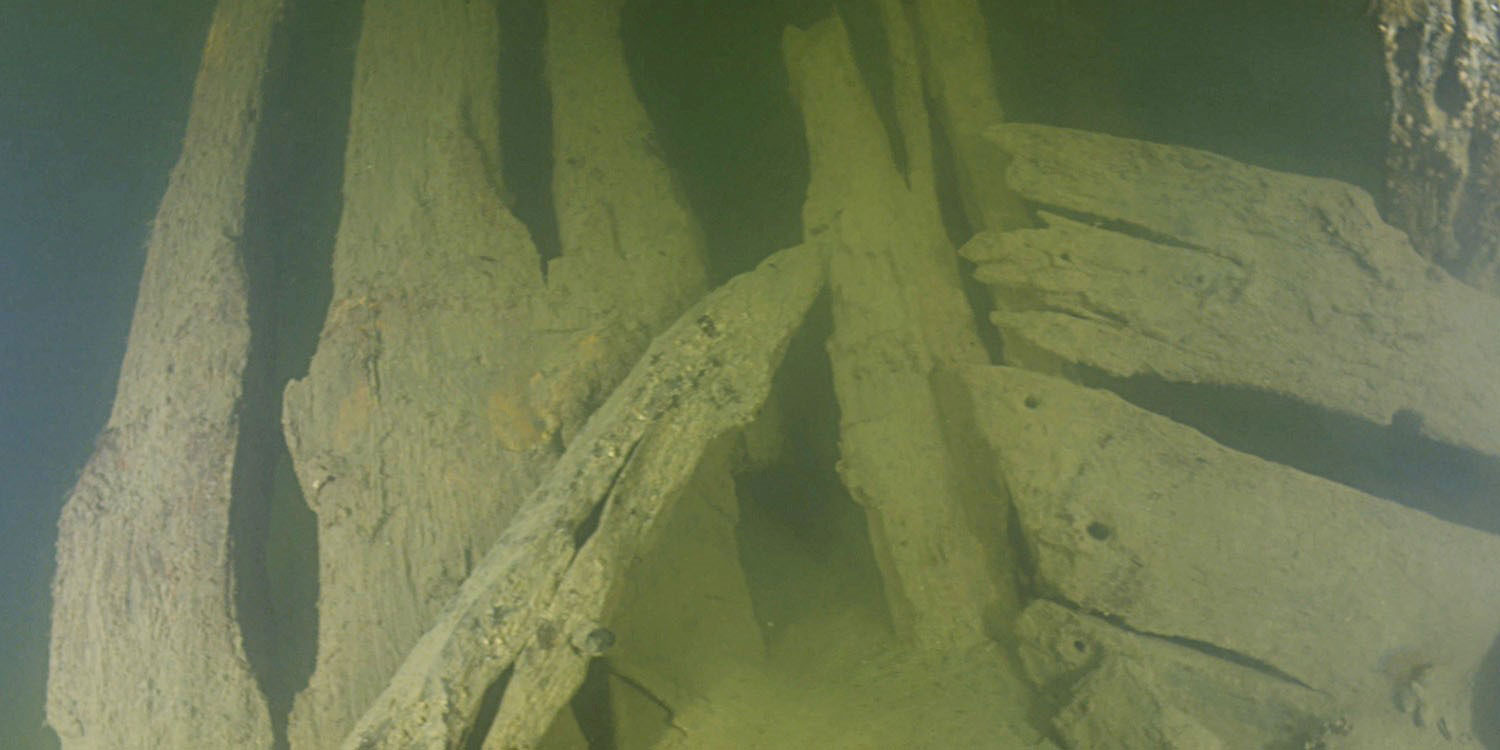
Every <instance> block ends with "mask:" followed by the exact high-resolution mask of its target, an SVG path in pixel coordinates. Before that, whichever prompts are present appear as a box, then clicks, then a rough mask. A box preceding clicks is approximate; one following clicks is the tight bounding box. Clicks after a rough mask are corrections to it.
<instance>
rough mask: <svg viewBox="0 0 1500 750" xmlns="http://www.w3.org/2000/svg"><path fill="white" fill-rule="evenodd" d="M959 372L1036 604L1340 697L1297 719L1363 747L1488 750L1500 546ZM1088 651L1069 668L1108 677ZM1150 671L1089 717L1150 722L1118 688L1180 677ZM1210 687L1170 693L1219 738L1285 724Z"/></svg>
mask: <svg viewBox="0 0 1500 750" xmlns="http://www.w3.org/2000/svg"><path fill="white" fill-rule="evenodd" d="M966 377H967V380H968V382H969V383H970V387H971V389H972V393H973V398H974V408H975V412H976V418H977V419H978V420H979V422H980V424H981V425H983V426H984V427H985V430H986V439H987V441H988V443H989V445H990V447H991V449H992V450H993V456H994V460H995V464H994V465H995V467H996V470H997V472H998V473H999V475H1000V476H1001V477H1002V478H1003V482H1004V484H1005V486H1006V487H1007V488H1008V490H1009V495H1010V500H1011V502H1012V503H1013V504H1014V507H1015V509H1016V512H1017V516H1018V518H1019V521H1020V527H1021V535H1022V537H1023V538H1024V540H1025V544H1026V548H1027V551H1028V559H1030V560H1031V561H1032V564H1033V565H1034V570H1033V574H1034V576H1035V585H1036V589H1037V591H1038V593H1039V594H1040V595H1041V597H1042V598H1044V599H1049V600H1052V601H1054V602H1057V603H1060V604H1063V605H1065V606H1067V607H1068V608H1070V609H1072V610H1074V611H1076V612H1078V613H1080V614H1082V615H1087V616H1089V617H1090V618H1097V621H1098V622H1100V623H1108V624H1109V625H1111V626H1113V627H1115V628H1118V629H1120V630H1121V631H1123V632H1124V633H1128V634H1130V635H1131V636H1133V637H1137V638H1146V639H1152V640H1158V641H1167V642H1171V643H1175V644H1177V645H1179V646H1182V647H1185V648H1188V649H1190V650H1195V651H1198V652H1200V653H1203V654H1207V655H1210V656H1214V657H1216V658H1218V659H1220V660H1222V661H1223V662H1224V664H1225V666H1226V668H1227V667H1229V666H1233V668H1234V669H1235V670H1247V671H1248V672H1253V673H1256V674H1258V675H1259V676H1261V677H1271V678H1274V679H1275V680H1276V681H1279V682H1280V683H1282V684H1284V685H1287V686H1295V687H1300V688H1304V689H1306V690H1307V691H1309V692H1311V691H1316V692H1317V693H1319V694H1321V696H1326V698H1327V700H1324V699H1323V698H1316V699H1315V698H1313V697H1312V696H1310V695H1309V696H1304V699H1305V700H1303V701H1301V705H1302V706H1304V710H1309V711H1312V712H1313V713H1316V710H1323V709H1327V710H1335V709H1336V710H1337V711H1338V712H1339V714H1338V715H1339V716H1342V717H1345V718H1347V720H1348V721H1349V723H1351V724H1352V725H1353V726H1354V727H1355V729H1354V731H1356V732H1358V736H1359V737H1362V738H1366V740H1365V741H1370V738H1375V739H1379V740H1380V741H1381V742H1385V743H1388V744H1379V745H1364V744H1360V745H1358V746H1361V747H1363V746H1381V747H1386V746H1389V747H1396V746H1399V747H1413V748H1417V747H1437V746H1445V747H1446V746H1448V745H1443V743H1444V742H1447V741H1449V740H1450V738H1451V741H1452V742H1454V743H1456V745H1455V746H1460V747H1477V744H1475V742H1474V739H1473V736H1472V734H1470V731H1471V730H1470V723H1471V721H1473V720H1474V718H1475V717H1476V716H1478V715H1479V713H1476V712H1478V711H1482V710H1483V707H1482V706H1476V704H1475V703H1474V695H1473V690H1474V686H1475V684H1476V678H1477V677H1478V676H1479V674H1480V670H1481V669H1482V668H1483V667H1484V666H1485V664H1486V660H1487V658H1488V657H1487V654H1488V653H1489V652H1490V650H1491V649H1492V647H1493V644H1494V643H1495V642H1496V637H1497V635H1500V589H1497V588H1496V587H1495V586H1494V585H1493V582H1492V581H1491V580H1490V579H1489V578H1488V577H1487V576H1485V575H1481V574H1476V572H1475V571H1479V570H1490V569H1493V568H1494V567H1495V566H1496V565H1500V538H1497V537H1495V536H1494V535H1491V534H1486V533H1483V532H1480V531H1475V530H1473V529H1469V528H1466V527H1463V526H1458V525H1455V524H1450V523H1446V522H1443V521H1440V520H1437V519H1435V518H1433V517H1431V516H1429V515H1427V514H1425V513H1422V512H1420V511H1416V510H1412V509H1409V508H1406V507H1404V506H1401V505H1398V504H1395V503H1393V502H1390V501H1386V500H1382V499H1379V498H1375V497H1371V496H1369V495H1365V494H1363V493H1361V492H1358V491H1356V490H1353V489H1350V488H1348V487H1345V486H1343V485H1340V484H1336V483H1333V482H1330V481H1327V480H1324V479H1321V478H1318V477H1314V476H1311V475H1308V474H1303V473H1301V472H1298V471H1296V470H1293V469H1290V468H1287V467H1284V466H1281V465H1279V464H1275V463H1271V462H1267V461H1264V460H1261V459H1258V458H1255V457H1253V456H1249V455H1246V454H1242V453H1237V452H1235V451H1232V450H1230V449H1228V448H1225V447H1224V446H1222V445H1220V444H1218V443H1216V442H1214V441H1212V440H1210V439H1208V438H1207V437H1204V436H1203V435H1202V434H1200V433H1198V432H1196V431H1194V430H1192V429H1190V428H1188V427H1185V426H1182V425H1180V424H1177V423H1175V422H1173V421H1171V420H1169V419H1167V418H1165V417H1162V416H1158V415H1155V414H1152V413H1150V412H1147V411H1145V410H1142V409H1140V408H1137V407H1135V406H1133V405H1131V404H1129V403H1127V402H1125V401H1124V400H1123V399H1120V398H1119V397H1117V396H1114V395H1113V394H1110V393H1108V392H1105V391H1100V390H1094V389H1086V388H1081V387H1079V386H1076V385H1073V384H1071V383H1069V382H1067V381H1065V380H1063V379H1061V378H1054V377H1050V376H1045V375H1039V374H1036V373H1030V372H1026V371H1024V370H1019V369H1015V368H1001V367H996V368H975V369H973V370H971V371H969V372H968V373H967V375H966ZM1032 633H1033V637H1034V636H1035V632H1034V631H1032ZM1089 642H1090V639H1083V640H1081V641H1080V643H1081V644H1083V645H1081V646H1079V647H1077V648H1076V649H1075V650H1076V651H1078V652H1079V653H1078V654H1077V655H1076V656H1075V657H1072V658H1073V659H1074V660H1075V661H1076V662H1078V663H1076V664H1075V665H1074V667H1075V669H1076V668H1084V667H1087V668H1094V667H1097V666H1098V660H1097V658H1092V657H1091V658H1089V659H1086V660H1085V659H1084V656H1085V653H1084V652H1087V651H1088V649H1087V644H1088V643H1089ZM1034 647H1035V648H1037V649H1040V651H1039V652H1038V653H1041V654H1045V653H1047V651H1048V648H1049V647H1048V646H1047V645H1046V642H1045V641H1044V642H1039V643H1035V644H1034ZM1065 650H1066V648H1064V651H1065ZM1051 653H1053V656H1051V657H1046V658H1044V659H1043V661H1044V662H1048V661H1050V662H1051V663H1052V666H1044V667H1042V668H1041V669H1040V671H1041V672H1043V673H1051V674H1052V676H1053V677H1057V676H1059V675H1058V674H1057V672H1058V670H1059V668H1061V670H1062V671H1067V668H1066V666H1065V664H1064V663H1062V662H1058V661H1057V659H1058V658H1061V657H1059V656H1058V655H1057V654H1056V647H1055V646H1054V647H1051ZM1154 661H1155V660H1154V659H1145V660H1144V661H1142V660H1139V659H1137V660H1136V666H1132V667H1128V668H1127V667H1121V669H1124V670H1125V671H1124V672H1121V673H1119V674H1115V675H1113V676H1112V677H1109V680H1111V683H1110V684H1112V685H1113V686H1114V687H1104V688H1101V690H1100V691H1099V692H1097V693H1096V694H1094V697H1093V698H1091V699H1090V700H1089V702H1091V703H1092V704H1093V705H1092V707H1091V708H1090V711H1091V712H1092V713H1093V715H1094V716H1093V719H1092V720H1093V721H1096V722H1097V721H1107V720H1108V719H1107V717H1108V715H1109V712H1110V711H1111V709H1110V708H1107V707H1106V706H1104V705H1103V704H1104V703H1106V702H1113V703H1114V704H1115V706H1114V707H1115V708H1117V709H1119V710H1120V711H1123V712H1124V713H1121V714H1119V715H1118V716H1117V717H1116V720H1121V719H1126V720H1129V719H1130V718H1131V717H1134V719H1135V720H1138V719H1139V718H1140V713H1139V711H1135V710H1134V709H1135V708H1139V706H1138V705H1137V703H1135V702H1134V701H1136V700H1137V698H1138V696H1139V694H1140V692H1141V691H1140V690H1136V689H1116V688H1128V687H1129V686H1130V685H1134V684H1137V683H1140V684H1145V683H1143V682H1142V680H1145V681H1146V682H1156V681H1161V680H1162V678H1163V677H1165V676H1167V675H1170V674H1171V673H1172V670H1173V669H1176V668H1175V667H1174V668H1172V669H1163V670H1162V671H1158V667H1159V665H1156V664H1155V663H1154ZM1034 671H1036V670H1034ZM1085 671H1086V670H1085ZM1230 671H1233V670H1230ZM1132 675H1134V676H1132ZM1075 677H1076V675H1075ZM1127 678H1128V679H1127ZM1122 680H1123V681H1122ZM1215 684H1216V685H1217V687H1215V688H1214V690H1217V691H1219V692H1220V693H1221V694H1222V696H1223V702H1222V705H1218V706H1217V707H1213V708H1212V710H1207V709H1205V708H1203V707H1201V706H1195V705H1193V704H1192V703H1191V702H1184V701H1183V699H1182V696H1178V697H1177V698H1164V700H1167V701H1168V703H1171V702H1172V701H1177V703H1176V704H1175V707H1174V709H1173V710H1176V711H1179V712H1187V713H1189V714H1196V715H1198V716H1199V718H1198V719H1195V721H1202V722H1207V724H1206V726H1212V727H1213V728H1214V733H1215V734H1217V736H1218V739H1219V740H1221V741H1222V742H1223V746H1224V747H1251V746H1252V745H1247V744H1245V743H1244V742H1242V741H1241V740H1240V739H1239V738H1242V737H1252V738H1253V737H1255V736H1257V735H1263V734H1265V733H1266V732H1268V731H1272V730H1275V729H1276V727H1275V726H1264V725H1262V726H1256V727H1254V728H1253V729H1254V731H1250V728H1248V727H1247V728H1243V731H1242V730H1236V729H1235V728H1234V727H1233V726H1232V722H1230V723H1229V724H1226V723H1225V722H1227V721H1229V718H1227V717H1232V714H1233V712H1232V711H1231V709H1232V707H1233V703H1234V701H1243V700H1247V699H1248V698H1249V696H1251V695H1254V694H1255V691H1251V690H1249V689H1248V688H1247V689H1241V688H1240V687H1238V686H1236V682H1235V680H1234V679H1232V678H1230V677H1227V676H1220V677H1218V678H1215ZM1257 690H1259V689H1257ZM1174 692H1176V691H1174V690H1166V691H1165V692H1163V693H1162V695H1163V696H1169V695H1170V694H1171V693H1174ZM1289 696H1290V697H1291V698H1293V699H1295V698H1296V696H1295V695H1293V694H1292V693H1285V692H1283V694H1282V698H1279V699H1277V700H1279V701H1285V700H1287V698H1288V697H1289ZM1393 697H1394V700H1396V701H1397V703H1395V704H1393ZM1296 706H1297V703H1295V702H1294V703H1288V704H1286V706H1285V709H1286V710H1290V709H1291V708H1294V707H1296ZM1132 707H1134V708H1132ZM1315 709H1316V710H1315ZM1170 714H1171V712H1170V711H1169V712H1167V713H1166V714H1164V716H1167V717H1168V718H1170ZM1255 716H1259V717H1260V718H1255ZM1267 718H1270V719H1274V718H1275V716H1274V714H1255V715H1248V714H1247V715H1245V716H1242V717H1241V720H1242V721H1247V722H1248V721H1261V720H1264V719H1267ZM1164 720H1165V719H1164ZM1122 726H1123V725H1122ZM1080 731H1082V730H1080ZM1283 739H1284V738H1283ZM1190 744H1191V746H1196V747H1208V746H1210V745H1205V744H1194V743H1190ZM1131 746H1135V745H1131ZM1253 746H1254V747H1261V746H1262V745H1253Z"/></svg>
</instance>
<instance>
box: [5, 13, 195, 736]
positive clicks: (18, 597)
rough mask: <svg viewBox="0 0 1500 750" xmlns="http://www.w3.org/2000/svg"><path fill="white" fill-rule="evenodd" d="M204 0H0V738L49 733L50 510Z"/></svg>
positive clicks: (102, 370)
mask: <svg viewBox="0 0 1500 750" xmlns="http://www.w3.org/2000/svg"><path fill="white" fill-rule="evenodd" d="M212 11H213V4H212V3H209V2H174V1H172V0H152V1H142V0H130V1H129V2H103V1H101V0H5V2H3V3H0V747H5V748H16V749H17V750H31V749H32V748H49V747H56V746H57V740H56V738H55V737H54V736H53V735H52V732H51V731H50V730H47V729H44V728H43V724H42V696H43V691H44V687H45V681H46V670H47V640H48V623H49V609H50V606H51V602H50V597H49V593H48V589H49V585H50V580H51V576H52V570H53V544H54V542H55V541H56V537H57V531H56V524H57V515H58V512H59V510H60V509H61V507H62V502H63V499H64V497H65V496H66V494H67V492H68V491H69V490H70V489H71V487H72V483H73V481H74V479H75V477H76V476H77V472H78V471H79V469H81V468H82V466H83V464H84V461H85V460H87V458H88V456H89V453H90V451H92V449H93V440H94V435H96V434H97V433H98V432H99V430H100V429H101V428H102V427H103V425H104V421H105V419H106V418H107V417H108V414H109V408H110V402H111V399H112V398H113V396H114V389H115V378H116V377H117V376H118V373H119V367H120V358H121V357H122V355H123V354H124V350H125V337H126V334H127V333H128V330H129V326H130V316H131V309H132V307H133V306H134V304H135V294H136V284H137V283H138V282H139V280H140V273H141V268H142V264H143V263H144V262H145V250H144V245H145V240H146V236H147V233H148V231H149V220H150V218H151V216H152V215H153V214H154V213H155V211H156V206H157V203H158V202H159V201H160V200H161V196H162V192H163V191H164V190H165V189H166V184H167V174H168V171H169V170H170V169H171V167H172V164H173V163H174V162H175V161H176V158H177V152H178V145H179V143H180V141H181V137H182V130H183V126H184V124H185V122H186V118H187V108H188V100H189V97H190V95H191V93H192V82H193V76H194V74H195V73H196V71H197V65H198V58H199V49H200V47H201V44H202V38H203V33H204V30H205V29H206V28H207V26H208V20H209V15H210V14H211V13H212Z"/></svg>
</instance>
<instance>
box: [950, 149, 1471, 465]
mask: <svg viewBox="0 0 1500 750" xmlns="http://www.w3.org/2000/svg"><path fill="white" fill-rule="evenodd" d="M989 136H990V139H991V141H992V142H993V144H994V147H995V148H997V149H999V150H1001V151H1003V152H1004V153H1006V154H1008V155H1009V156H1010V157H1011V158H1012V161H1011V166H1010V168H1009V170H1008V171H1007V172H1006V179H1007V182H1008V183H1009V184H1010V186H1011V187H1012V188H1013V189H1015V190H1016V191H1017V192H1018V193H1020V194H1021V195H1022V196H1024V197H1025V198H1026V199H1028V200H1030V201H1032V202H1034V203H1035V204H1036V205H1037V206H1038V207H1039V208H1040V209H1041V211H1042V213H1041V219H1042V222H1043V224H1044V225H1045V226H1044V227H1042V228H1039V229H1025V230H1018V231H1014V232H985V233H982V234H980V235H978V236H976V237H975V238H974V239H973V240H971V241H970V242H969V243H968V244H967V245H966V246H965V247H964V254H965V255H966V256H967V257H969V258H970V259H972V260H973V261H974V262H975V263H976V264H978V266H979V268H978V270H977V271H976V276H977V277H978V278H979V279H980V280H981V281H983V282H985V283H986V284H988V285H990V287H991V288H992V289H993V291H994V293H995V300H996V307H997V309H996V311H995V312H994V314H993V316H992V317H993V320H994V321H995V323H996V325H998V326H999V327H1000V329H1001V332H1002V334H1003V335H1004V337H1005V343H1006V355H1007V357H1008V358H1011V359H1012V360H1013V361H1015V362H1017V363H1019V364H1025V365H1028V366H1032V367H1035V368H1040V369H1055V368H1056V367H1057V366H1059V364H1060V363H1079V364H1083V365H1087V366H1090V367H1093V368H1097V369H1099V370H1102V371H1104V372H1106V373H1108V374H1110V375H1114V376H1120V377H1128V376H1134V375H1150V376H1156V377H1160V378H1164V379H1166V380H1169V381H1180V382H1191V383H1206V384H1214V385H1227V386H1239V387H1245V388H1251V389H1257V390H1263V391H1267V392H1270V393H1274V394H1279V395H1284V396H1288V397H1291V398H1294V399H1298V400H1301V401H1304V402H1308V403H1312V404H1316V405H1318V406H1321V407H1325V408H1327V409H1331V410H1334V411H1336V412H1341V413H1344V414H1349V415H1353V416H1356V417H1359V418H1362V419H1365V420H1369V421H1370V422H1372V423H1375V424H1390V423H1391V422H1392V420H1393V417H1394V415H1395V414H1396V413H1397V412H1403V411H1404V412H1407V413H1408V414H1409V415H1410V417H1411V420H1410V421H1411V422H1413V423H1415V424H1417V425H1420V430H1421V432H1422V433H1423V434H1424V435H1426V436H1427V437H1431V438H1434V439H1437V440H1440V441H1443V442H1446V443H1450V444H1453V445H1459V446H1463V447H1466V448H1470V449H1474V450H1477V451H1480V452H1483V453H1486V454H1488V455H1491V456H1500V427H1497V425H1500V380H1497V379H1496V378H1495V377H1494V373H1495V372H1497V371H1500V338H1497V337H1495V336H1493V335H1490V333H1489V331H1488V329H1487V327H1486V323H1485V322H1486V321H1492V320H1497V319H1500V302H1497V301H1496V300H1495V299H1494V298H1493V297H1490V296H1489V295H1486V294H1483V293H1481V292H1478V291H1476V290H1474V289H1472V288H1471V287H1469V286H1467V285H1465V284H1462V283H1460V282H1458V281H1456V280H1454V279H1453V278H1452V277H1450V276H1449V275H1448V274H1446V273H1444V272H1443V271H1442V270H1441V269H1439V268H1438V267H1436V266H1435V265H1432V264H1431V263H1429V262H1428V261H1426V260H1425V259H1423V258H1421V257H1420V256H1418V255H1417V254H1416V253H1414V252H1413V251H1412V249H1411V247H1410V245H1409V244H1407V242H1406V240H1405V238H1404V237H1403V236H1402V235H1401V233H1400V232H1398V231H1397V230H1395V229H1394V228H1392V227H1390V226H1388V225H1386V224H1384V223H1382V222H1381V221H1380V218H1379V216H1378V215H1377V214H1376V213H1375V209H1374V204H1373V202H1372V201H1371V199H1370V197H1369V196H1368V195H1366V194H1365V193H1363V192H1362V191H1360V190H1358V189H1357V188H1354V187H1351V186H1349V185H1345V184H1343V183H1338V182H1334V181H1331V180H1323V179H1315V178H1309V177H1301V176H1297V175H1289V174H1284V173H1278V172H1273V171H1270V170H1265V169H1260V168H1257V167H1251V166H1247V165H1244V164H1240V163H1238V162H1235V161H1232V160H1230V159H1227V158H1225V157H1221V156H1217V155H1214V154H1209V153H1206V152H1202V151H1196V150H1193V149H1187V148H1180V147H1174V146H1163V145H1157V144H1150V143H1144V142H1140V141H1130V140H1125V139H1120V138H1114V137H1110V136H1105V135H1099V134H1094V133H1085V132H1080V131H1070V130H1063V129H1058V128H1048V127H1043V126H1034V125H1002V126H998V127H996V128H993V129H991V130H990V131H989Z"/></svg>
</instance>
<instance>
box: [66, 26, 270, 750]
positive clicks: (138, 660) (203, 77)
mask: <svg viewBox="0 0 1500 750" xmlns="http://www.w3.org/2000/svg"><path fill="white" fill-rule="evenodd" d="M282 5H283V3H282V2H280V0H225V2H222V3H220V4H219V7H218V9H217V10H216V11H215V12H214V16H213V21H212V23H211V24H210V25H209V28H208V36H207V40H206V41H205V43H204V49H203V61H202V64H201V66H200V68H199V70H198V76H197V80H196V82H195V84H194V89H193V100H192V110H191V113H190V116H189V118H188V124H187V133H186V135H185V137H184V141H183V147H182V155H181V157H180V158H179V159H178V162H177V165H176V167H175V168H174V169H173V170H172V176H171V181H170V182H169V184H168V186H167V192H166V194H165V195H164V196H163V198H162V202H161V206H160V208H159V209H158V211H157V215H156V220H155V222H154V223H153V225H152V232H151V239H150V242H149V245H148V247H147V255H146V268H145V272H144V273H143V275H142V278H141V286H140V292H139V296H138V298H137V302H136V308H135V317H134V318H133V319H132V321H131V328H130V338H129V341H128V343H127V345H126V351H125V360H124V363H123V365H122V366H121V370H120V380H119V390H118V393H117V395H116V398H115V403H114V408H113V410H112V411H111V413H110V417H109V423H108V425H107V426H106V427H105V429H104V432H103V434H102V435H101V436H100V437H99V439H98V444H97V448H96V450H95V452H94V454H93V456H92V457H91V458H90V459H89V461H88V464H87V465H86V466H85V467H84V470H83V473H82V475H81V476H80V477H79V480H78V483H77V485H76V486H75V487H74V489H73V492H72V494H71V495H70V496H69V498H68V501H67V504H66V505H65V506H64V508H63V512H62V518H61V520H60V521H59V523H58V541H57V577H56V580H55V582H54V584H53V589H52V598H53V614H52V644H51V660H52V661H51V675H50V678H49V680H48V686H47V721H48V723H49V724H51V725H52V727H53V728H54V729H56V730H57V734H58V736H59V737H60V738H61V739H62V746H63V747H64V748H68V749H69V750H74V749H82V748H99V749H100V750H103V749H104V748H108V749H109V750H117V749H118V750H128V749H130V748H139V749H140V750H156V748H180V747H235V748H269V747H271V745H272V731H271V720H270V718H269V713H268V710H267V706H266V701H265V698H264V697H263V696H262V694H261V691H260V688H259V686H258V685H257V684H256V680H255V677H254V675H253V674H252V673H251V670H250V666H249V663H248V661H247V657H246V653H245V648H244V645H243V644H244V637H243V633H242V631H241V628H240V624H239V622H238V621H237V618H236V607H237V602H236V598H235V586H236V583H235V580H234V578H235V576H234V572H233V571H232V570H231V566H232V560H233V559H234V556H233V554H232V544H231V539H230V530H229V529H230V525H231V521H230V516H231V511H230V505H231V495H232V475H233V471H234V460H235V455H236V450H237V448H238V446H239V442H240V439H241V435H240V409H241V408H242V407H243V397H244V395H245V390H246V380H247V378H248V377H249V376H250V375H249V370H250V363H249V349H250V316H249V311H248V303H249V299H248V291H247V286H248V281H247V279H246V273H245V265H246V263H245V259H244V257H243V256H242V248H241V238H242V237H243V235H244V231H245V205H246V195H247V182H248V179H249V172H250V164H251V155H252V152H253V151H254V146H255V141H256V138H257V134H258V132H259V129H258V127H257V126H258V125H259V123H260V110H261V105H262V101H263V95H264V94H263V92H264V86H265V74H266V71H267V69H268V68H267V62H268V60H269V59H270V56H271V49H272V38H273V33H274V31H275V29H276V25H277V22H278V19H279V18H280V16H281V12H282Z"/></svg>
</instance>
